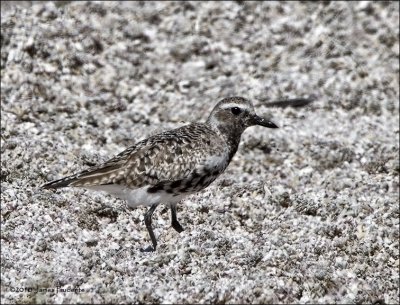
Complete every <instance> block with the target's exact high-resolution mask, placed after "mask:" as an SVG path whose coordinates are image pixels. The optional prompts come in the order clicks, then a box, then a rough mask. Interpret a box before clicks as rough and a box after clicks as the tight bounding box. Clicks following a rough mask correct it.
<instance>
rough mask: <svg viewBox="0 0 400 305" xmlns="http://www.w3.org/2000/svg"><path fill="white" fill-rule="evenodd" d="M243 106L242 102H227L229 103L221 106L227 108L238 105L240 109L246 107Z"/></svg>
mask: <svg viewBox="0 0 400 305" xmlns="http://www.w3.org/2000/svg"><path fill="white" fill-rule="evenodd" d="M243 106H244V105H242V104H237V103H229V104H225V105H223V106H222V107H221V108H222V109H228V108H232V107H239V108H241V109H243V108H246V107H243Z"/></svg>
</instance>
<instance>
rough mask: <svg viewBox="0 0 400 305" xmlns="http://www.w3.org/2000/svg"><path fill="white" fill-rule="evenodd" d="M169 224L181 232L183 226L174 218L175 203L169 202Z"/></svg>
mask: <svg viewBox="0 0 400 305" xmlns="http://www.w3.org/2000/svg"><path fill="white" fill-rule="evenodd" d="M170 206H171V226H172V227H173V228H174V229H175V230H176V231H177V232H178V233H181V232H182V231H183V228H182V226H181V224H180V223H179V221H178V219H177V218H176V204H175V203H174V204H171V205H170Z"/></svg>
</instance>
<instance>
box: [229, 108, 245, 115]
mask: <svg viewBox="0 0 400 305" xmlns="http://www.w3.org/2000/svg"><path fill="white" fill-rule="evenodd" d="M231 111H232V113H233V114H234V115H239V114H240V113H241V112H242V109H240V108H239V107H232V108H231Z"/></svg>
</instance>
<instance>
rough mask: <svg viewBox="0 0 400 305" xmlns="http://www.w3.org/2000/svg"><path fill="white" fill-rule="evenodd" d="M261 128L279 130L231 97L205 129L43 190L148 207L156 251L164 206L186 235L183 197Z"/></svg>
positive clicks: (149, 144) (193, 128)
mask: <svg viewBox="0 0 400 305" xmlns="http://www.w3.org/2000/svg"><path fill="white" fill-rule="evenodd" d="M253 125H260V126H264V127H269V128H277V126H276V125H275V124H274V123H272V122H271V121H270V120H268V119H265V118H261V117H259V116H258V115H257V114H256V113H255V111H254V107H253V105H252V103H251V102H250V101H249V100H247V99H245V98H242V97H229V98H225V99H223V100H221V101H220V102H218V104H217V105H216V106H215V107H214V109H213V111H212V112H211V114H210V116H209V117H208V119H207V121H206V122H205V123H192V124H189V125H186V126H183V127H180V128H177V129H173V130H169V131H165V132H163V133H160V134H157V135H153V136H151V137H149V138H147V139H145V140H142V141H140V142H138V143H136V144H134V145H133V146H131V147H129V148H128V149H126V150H125V151H123V152H121V153H120V154H118V155H117V156H115V157H114V158H112V159H110V160H109V161H107V162H105V163H103V164H100V165H98V166H94V167H91V168H89V169H87V170H84V171H83V172H80V173H78V174H75V175H72V176H68V177H66V178H63V179H59V180H55V181H52V182H50V183H47V184H45V185H44V186H43V188H46V189H52V188H53V189H55V188H61V187H67V186H73V187H81V188H85V189H90V190H97V191H105V192H108V193H110V194H113V195H115V196H117V197H119V198H122V199H125V200H127V203H128V206H130V207H137V206H139V205H146V206H150V208H149V210H148V211H147V212H146V214H145V216H144V220H145V224H146V228H147V230H148V232H149V235H150V238H151V241H152V244H153V246H152V247H151V246H149V247H148V248H147V249H146V250H147V251H152V250H155V249H156V247H157V241H156V238H155V235H154V232H153V229H152V225H151V218H152V215H153V212H154V210H155V209H156V207H157V206H158V205H159V204H160V203H164V204H169V206H170V208H171V225H172V227H173V228H174V229H175V230H176V231H178V232H182V231H183V228H182V226H181V225H180V223H179V222H178V219H177V215H176V205H177V203H178V202H179V201H181V200H182V199H183V198H184V197H185V196H187V195H189V194H193V193H195V192H198V191H200V190H202V189H204V188H206V187H207V186H209V185H210V183H211V182H213V181H214V180H215V179H216V178H217V177H218V176H219V175H220V174H221V173H222V172H223V171H224V170H225V169H226V167H227V166H228V164H229V162H230V161H231V159H232V157H233V156H234V154H235V153H236V151H237V149H238V146H239V142H240V137H241V135H242V133H243V131H244V130H245V129H246V128H247V127H250V126H253Z"/></svg>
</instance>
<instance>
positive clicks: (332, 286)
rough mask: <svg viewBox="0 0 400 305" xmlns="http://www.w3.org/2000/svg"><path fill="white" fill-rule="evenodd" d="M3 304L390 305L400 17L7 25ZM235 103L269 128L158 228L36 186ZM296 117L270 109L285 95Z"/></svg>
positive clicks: (296, 11) (256, 133)
mask: <svg viewBox="0 0 400 305" xmlns="http://www.w3.org/2000/svg"><path fill="white" fill-rule="evenodd" d="M1 17H2V18H1V115H2V116H1V246H2V247H1V250H2V251H1V303H2V304H4V303H114V304H115V303H127V302H135V303H187V302H189V303H334V302H335V303H374V302H377V303H380V304H382V303H399V302H400V300H399V274H398V272H399V160H398V157H399V142H398V139H399V102H398V99H399V61H398V60H399V39H398V37H399V27H398V24H399V3H397V2H384V3H373V2H351V3H345V2H331V3H329V2H324V3H309V2H305V3H300V2H242V1H237V2H185V3H177V2H132V3H126V2H124V3H107V2H101V3H96V2H90V3H89V2H74V3H69V2H68V1H64V2H62V3H58V4H54V3H51V2H49V3H36V4H31V5H27V6H23V7H21V6H13V5H11V6H8V9H7V10H3V11H2V13H1ZM232 95H240V96H244V97H246V98H249V99H251V100H252V101H254V104H255V106H256V111H257V112H258V114H260V115H263V116H269V117H271V118H273V121H274V122H276V123H277V124H278V125H279V126H280V127H281V128H280V129H277V130H271V129H264V128H261V127H252V128H251V129H249V130H247V131H246V132H245V133H244V134H243V137H242V142H241V145H240V147H239V150H238V153H237V154H236V156H235V157H234V159H233V160H232V163H231V165H230V166H229V167H228V169H227V171H226V172H225V173H224V174H223V175H222V176H221V177H220V178H219V179H217V181H216V182H214V183H213V184H212V185H211V186H210V187H209V188H207V189H206V190H205V191H203V192H200V193H198V194H196V195H192V196H190V197H188V198H187V199H185V200H184V201H183V202H182V203H181V204H180V205H179V207H178V216H179V218H180V221H181V223H182V225H183V226H184V227H185V231H184V232H182V233H181V234H178V233H177V232H175V231H174V230H173V229H172V228H171V227H170V222H169V212H168V210H167V209H166V208H165V207H164V206H161V207H160V208H159V209H157V210H156V212H155V214H154V217H153V224H154V227H155V233H156V235H157V236H158V241H159V248H158V249H157V251H156V252H155V253H142V252H140V251H139V249H140V248H143V247H145V246H147V245H149V244H150V240H149V238H148V234H147V231H146V228H145V226H144V224H143V214H144V212H145V208H137V209H135V210H129V209H128V208H127V207H126V205H125V202H124V201H122V200H119V199H116V198H113V197H111V196H109V195H106V194H103V193H96V192H90V191H84V190H79V189H72V188H68V189H61V190H57V191H55V192H53V191H47V190H42V189H41V188H40V185H42V184H43V183H45V182H47V181H50V180H52V179H56V178H60V177H63V176H65V175H68V174H72V173H75V172H77V171H80V170H83V169H85V168H87V167H88V166H90V165H94V164H96V163H98V162H102V161H105V160H107V159H108V158H110V157H112V156H113V155H115V154H117V153H119V152H120V151H122V150H123V149H125V148H126V147H128V146H129V145H131V144H133V143H135V142H136V141H138V140H140V139H143V138H145V137H147V136H149V135H151V134H154V133H156V132H159V131H162V130H166V129H170V128H175V127H178V126H181V125H183V124H185V123H187V122H191V121H198V120H205V119H206V118H207V116H208V114H209V112H210V111H211V109H212V108H213V106H214V105H215V104H216V102H217V101H219V100H220V99H221V98H223V97H226V96H232ZM309 96H312V97H314V98H315V102H314V103H312V104H311V105H309V106H306V107H303V108H296V109H295V108H285V109H281V108H268V107H266V105H265V103H266V102H269V101H272V100H276V99H280V98H292V97H309Z"/></svg>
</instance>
